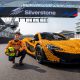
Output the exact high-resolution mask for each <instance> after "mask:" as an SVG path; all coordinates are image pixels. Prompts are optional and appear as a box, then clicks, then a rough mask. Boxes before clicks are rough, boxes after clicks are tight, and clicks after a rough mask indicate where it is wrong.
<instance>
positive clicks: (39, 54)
mask: <svg viewBox="0 0 80 80" xmlns="http://www.w3.org/2000/svg"><path fill="white" fill-rule="evenodd" d="M35 56H36V60H37V61H38V63H40V64H42V63H43V62H44V60H45V55H44V52H43V49H42V48H41V46H40V45H37V46H36V55H35Z"/></svg>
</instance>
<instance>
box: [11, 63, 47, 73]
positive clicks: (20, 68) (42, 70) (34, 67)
mask: <svg viewBox="0 0 80 80" xmlns="http://www.w3.org/2000/svg"><path fill="white" fill-rule="evenodd" d="M12 68H14V69H18V70H26V69H32V70H35V71H37V72H40V73H45V72H46V70H44V69H41V68H40V67H38V66H36V65H31V64H24V65H23V66H20V65H19V64H18V63H15V64H14V65H13V67H12Z"/></svg>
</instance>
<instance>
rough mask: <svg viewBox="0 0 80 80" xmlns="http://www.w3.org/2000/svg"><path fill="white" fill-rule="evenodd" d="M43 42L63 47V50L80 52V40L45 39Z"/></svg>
mask: <svg viewBox="0 0 80 80" xmlns="http://www.w3.org/2000/svg"><path fill="white" fill-rule="evenodd" d="M43 42H44V44H45V45H47V44H49V45H53V46H56V47H59V48H61V49H62V50H60V51H62V52H66V53H74V54H80V40H53V41H48V40H44V41H43Z"/></svg>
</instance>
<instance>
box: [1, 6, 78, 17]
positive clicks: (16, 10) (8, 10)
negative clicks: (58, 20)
mask: <svg viewBox="0 0 80 80" xmlns="http://www.w3.org/2000/svg"><path fill="white" fill-rule="evenodd" d="M77 12H78V10H77V8H54V7H0V17H71V18H73V17H76V16H77Z"/></svg>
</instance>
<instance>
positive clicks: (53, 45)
mask: <svg viewBox="0 0 80 80" xmlns="http://www.w3.org/2000/svg"><path fill="white" fill-rule="evenodd" d="M23 41H24V42H25V43H26V46H27V49H26V50H27V53H28V54H30V55H33V56H34V57H35V58H36V59H37V61H38V62H39V63H43V62H44V61H51V62H57V63H80V40H76V39H75V40H70V39H67V38H66V37H65V36H64V35H61V34H58V33H48V32H43V33H37V34H35V35H34V37H32V38H24V39H23Z"/></svg>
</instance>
